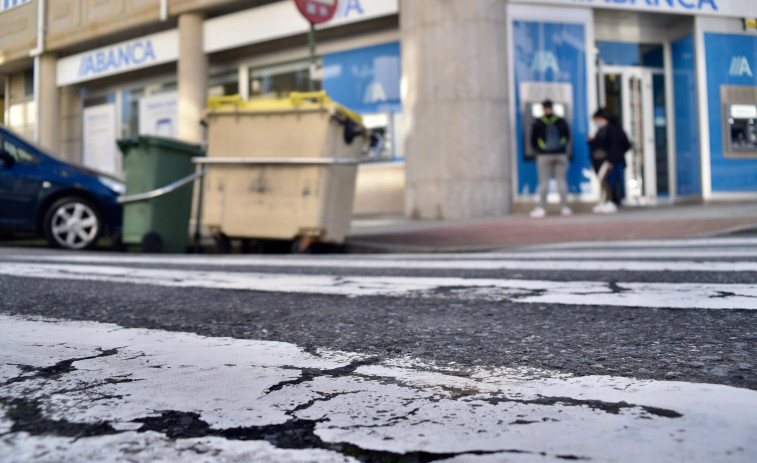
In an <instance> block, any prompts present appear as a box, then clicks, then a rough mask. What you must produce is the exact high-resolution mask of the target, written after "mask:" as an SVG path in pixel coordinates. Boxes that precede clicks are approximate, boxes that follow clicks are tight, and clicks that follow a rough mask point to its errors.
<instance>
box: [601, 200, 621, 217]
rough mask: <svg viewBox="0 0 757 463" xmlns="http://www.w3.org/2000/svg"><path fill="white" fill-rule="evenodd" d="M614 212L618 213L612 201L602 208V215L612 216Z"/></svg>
mask: <svg viewBox="0 0 757 463" xmlns="http://www.w3.org/2000/svg"><path fill="white" fill-rule="evenodd" d="M616 212H618V206H616V205H615V203H614V202H612V201H609V202H607V203H605V206H604V207H603V208H602V213H603V214H614V213H616Z"/></svg>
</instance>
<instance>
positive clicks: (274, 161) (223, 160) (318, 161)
mask: <svg viewBox="0 0 757 463" xmlns="http://www.w3.org/2000/svg"><path fill="white" fill-rule="evenodd" d="M192 162H193V163H195V164H202V165H208V164H262V165H295V166H296V165H335V164H337V165H354V164H360V160H359V159H353V158H295V157H290V158H262V157H261V158H236V157H212V158H206V157H196V158H192Z"/></svg>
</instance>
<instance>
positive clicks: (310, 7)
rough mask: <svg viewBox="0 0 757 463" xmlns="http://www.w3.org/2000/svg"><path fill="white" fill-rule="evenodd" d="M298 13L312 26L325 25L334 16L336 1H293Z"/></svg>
mask: <svg viewBox="0 0 757 463" xmlns="http://www.w3.org/2000/svg"><path fill="white" fill-rule="evenodd" d="M294 3H296V4H297V9H298V10H300V13H302V15H303V16H304V17H305V19H307V20H308V21H310V22H311V23H313V24H320V23H325V22H326V21H328V20H329V19H331V18H333V17H334V14H336V7H337V5H338V4H339V1H338V0H294Z"/></svg>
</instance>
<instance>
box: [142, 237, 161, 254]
mask: <svg viewBox="0 0 757 463" xmlns="http://www.w3.org/2000/svg"><path fill="white" fill-rule="evenodd" d="M142 250H143V251H144V252H148V253H151V254H152V253H158V252H161V251H162V250H163V238H161V237H160V235H158V234H157V233H155V232H149V233H146V234H145V235H144V236H143V237H142Z"/></svg>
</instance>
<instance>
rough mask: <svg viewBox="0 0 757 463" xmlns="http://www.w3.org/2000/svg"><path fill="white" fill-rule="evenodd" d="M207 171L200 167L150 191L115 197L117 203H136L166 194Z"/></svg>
mask: <svg viewBox="0 0 757 463" xmlns="http://www.w3.org/2000/svg"><path fill="white" fill-rule="evenodd" d="M207 173H208V168H207V167H206V168H204V169H202V170H201V171H200V172H196V173H194V174H192V175H189V176H187V177H184V178H182V179H179V180H177V181H175V182H173V183H170V184H168V185H166V186H164V187H161V188H158V189H156V190H152V191H146V192H144V193H137V194H134V195H128V196H126V195H122V196H119V197H118V198H116V201H118V203H119V204H129V203H136V202H139V201H147V200H149V199H154V198H158V197H160V196H163V195H167V194H168V193H171V192H173V191H176V190H178V189H179V188H181V187H183V186H184V185H186V184H188V183H192V182H194V181H195V180H197V179H198V178H200V177H202V176H203V175H205V174H207Z"/></svg>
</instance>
